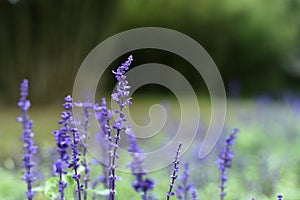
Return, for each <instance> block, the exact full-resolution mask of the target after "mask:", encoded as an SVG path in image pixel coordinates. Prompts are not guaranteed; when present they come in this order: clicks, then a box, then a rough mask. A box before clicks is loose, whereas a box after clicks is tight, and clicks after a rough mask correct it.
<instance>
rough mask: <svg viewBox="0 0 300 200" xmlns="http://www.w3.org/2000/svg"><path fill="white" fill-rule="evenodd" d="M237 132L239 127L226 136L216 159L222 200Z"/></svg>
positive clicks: (224, 194)
mask: <svg viewBox="0 0 300 200" xmlns="http://www.w3.org/2000/svg"><path fill="white" fill-rule="evenodd" d="M238 132H239V129H234V130H233V132H232V133H231V134H230V135H229V136H228V137H227V138H226V142H225V148H224V150H223V151H221V152H220V154H219V158H218V160H217V162H216V163H217V164H218V167H219V170H220V177H221V183H220V186H219V187H220V190H221V191H220V199H221V200H224V197H225V196H226V192H225V188H226V186H225V183H226V182H227V180H228V178H227V168H230V167H231V161H232V158H233V156H234V153H233V150H232V145H233V144H234V142H235V139H236V134H237V133H238Z"/></svg>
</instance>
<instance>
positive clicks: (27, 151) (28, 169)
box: [17, 79, 38, 200]
mask: <svg viewBox="0 0 300 200" xmlns="http://www.w3.org/2000/svg"><path fill="white" fill-rule="evenodd" d="M28 87H29V82H28V80H27V79H24V80H23V82H22V83H21V87H20V90H21V97H20V100H19V102H18V106H19V107H20V108H21V111H22V116H21V117H18V118H17V121H18V122H21V123H22V126H23V136H22V137H21V139H22V141H23V142H24V149H23V163H22V167H23V168H25V172H24V176H23V177H22V179H23V180H24V181H25V182H26V183H27V191H26V196H27V199H28V200H32V199H33V197H34V192H33V191H32V183H33V182H34V181H35V180H36V178H35V177H34V175H33V173H32V167H34V166H35V163H34V161H33V157H34V155H35V154H36V152H37V148H38V147H37V146H34V140H33V136H34V133H33V132H32V125H33V121H32V120H29V116H28V114H27V111H28V110H29V108H30V101H29V100H27V96H28Z"/></svg>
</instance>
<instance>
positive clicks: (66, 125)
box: [54, 96, 81, 200]
mask: <svg viewBox="0 0 300 200" xmlns="http://www.w3.org/2000/svg"><path fill="white" fill-rule="evenodd" d="M63 107H64V109H65V111H63V112H62V115H61V120H59V122H58V124H61V125H63V127H62V128H61V129H59V130H56V131H54V138H55V140H56V144H57V148H58V150H57V151H58V153H59V159H58V160H57V161H56V163H55V167H56V170H55V172H56V173H57V174H58V175H59V182H58V188H59V189H58V191H59V193H60V199H61V200H64V199H65V194H64V189H65V188H66V187H67V183H66V182H64V181H63V179H62V176H63V174H67V170H66V168H67V167H71V168H73V169H74V176H73V178H74V180H75V181H76V182H77V192H78V196H80V188H81V187H80V184H79V178H80V175H79V174H78V173H77V169H78V167H79V165H78V161H79V158H78V156H79V155H80V154H79V152H78V150H77V145H78V142H79V135H78V132H77V129H75V128H73V127H72V125H73V123H74V121H73V117H72V113H71V110H72V108H73V104H72V97H71V96H67V97H65V103H64V104H63ZM70 133H72V136H73V137H72V139H71V134H70ZM70 145H71V147H72V160H71V161H70V157H69V155H68V149H69V147H70Z"/></svg>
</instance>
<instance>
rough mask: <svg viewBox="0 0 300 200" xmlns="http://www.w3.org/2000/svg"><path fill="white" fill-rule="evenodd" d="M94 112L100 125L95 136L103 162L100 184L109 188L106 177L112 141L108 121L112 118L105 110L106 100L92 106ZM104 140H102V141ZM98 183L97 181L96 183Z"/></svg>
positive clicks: (110, 112)
mask: <svg viewBox="0 0 300 200" xmlns="http://www.w3.org/2000/svg"><path fill="white" fill-rule="evenodd" d="M94 109H95V112H96V118H97V120H98V122H99V125H100V128H101V129H100V131H99V133H98V134H97V140H98V141H99V142H100V143H101V147H102V151H103V157H104V162H101V165H102V169H103V174H102V175H101V177H102V178H101V179H100V180H102V181H101V182H102V183H103V185H104V188H108V187H109V184H110V182H109V179H108V176H109V174H110V169H109V166H110V165H111V156H110V155H111V152H112V149H113V140H112V137H111V131H112V127H111V125H110V120H111V119H112V117H113V114H114V113H113V112H112V111H111V110H109V109H108V108H107V103H106V99H105V98H102V101H101V105H95V106H94ZM103 138H104V140H103ZM98 182H99V181H98Z"/></svg>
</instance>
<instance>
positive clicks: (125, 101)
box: [109, 56, 133, 200]
mask: <svg viewBox="0 0 300 200" xmlns="http://www.w3.org/2000/svg"><path fill="white" fill-rule="evenodd" d="M132 61H133V57H132V56H129V57H128V59H127V61H126V62H125V63H123V64H122V65H121V66H119V67H118V69H117V71H112V72H113V73H114V74H115V77H116V79H117V81H118V83H117V88H116V92H115V93H113V94H112V95H111V96H112V99H113V100H114V101H116V102H117V104H118V106H119V109H118V110H116V111H115V113H117V114H119V117H118V118H117V119H116V120H115V123H114V125H113V129H115V130H116V132H117V133H116V134H115V136H114V139H115V140H114V143H113V144H112V147H113V149H112V150H113V151H112V153H111V155H110V157H111V158H110V159H111V162H110V167H109V168H110V174H109V178H110V181H109V182H110V184H109V190H110V195H109V200H114V199H115V193H116V191H115V181H116V173H115V170H116V167H117V165H116V163H115V162H116V159H117V157H118V154H117V149H118V144H119V140H120V139H121V136H120V134H121V132H123V131H125V129H126V127H125V126H124V122H125V121H126V118H125V114H124V113H123V108H125V107H126V105H131V102H130V98H128V96H129V89H130V86H129V85H128V81H127V80H126V76H125V72H126V71H127V70H128V69H129V66H130V65H131V63H132Z"/></svg>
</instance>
